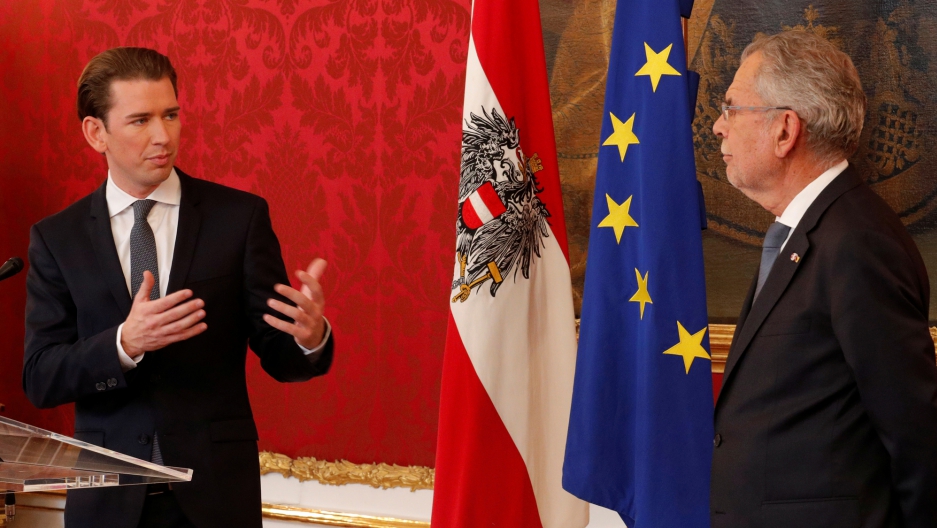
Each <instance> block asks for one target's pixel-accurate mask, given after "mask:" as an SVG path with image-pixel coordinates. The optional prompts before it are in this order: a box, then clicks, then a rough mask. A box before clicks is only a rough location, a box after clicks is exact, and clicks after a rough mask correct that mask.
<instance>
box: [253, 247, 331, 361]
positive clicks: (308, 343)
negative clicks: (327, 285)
mask: <svg viewBox="0 0 937 528" xmlns="http://www.w3.org/2000/svg"><path fill="white" fill-rule="evenodd" d="M325 267H326V262H325V261H324V260H322V259H315V260H313V261H312V263H311V264H309V267H308V268H306V271H299V270H297V271H296V277H297V278H298V279H299V280H300V281H301V282H302V283H303V286H302V290H301V291H297V290H295V289H293V288H291V287H289V286H287V285H284V284H277V285H275V286H274V287H273V289H274V290H275V291H276V292H277V293H279V294H280V295H282V296H284V297H286V298H287V299H289V300H291V301H293V302H294V303H296V306H295V307H294V306H290V305H288V304H286V303H283V302H280V301H278V300H276V299H268V300H267V305H268V306H270V308H273V309H274V310H276V311H278V312H280V313H281V314H283V315H285V316H287V317H289V318H290V319H292V320H293V322H292V323H288V322H286V321H283V320H281V319H277V318H276V317H273V316H272V315H269V314H264V321H266V322H267V324H269V325H270V326H272V327H274V328H276V329H277V330H282V331H283V332H286V333H287V334H290V335H291V336H293V337H294V338H295V339H296V342H297V343H299V344H300V345H302V346H303V347H305V348H307V349H313V348H316V347H317V346H319V344H320V343H321V342H322V336H323V334H324V333H325V322H324V320H323V319H322V313H323V311H324V310H325V295H324V294H323V293H322V286H321V285H320V284H319V279H321V278H322V274H323V273H325Z"/></svg>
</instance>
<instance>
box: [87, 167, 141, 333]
mask: <svg viewBox="0 0 937 528" xmlns="http://www.w3.org/2000/svg"><path fill="white" fill-rule="evenodd" d="M106 188H107V181H105V182H104V183H103V184H102V185H101V186H100V187H98V189H97V190H96V191H94V193H92V195H91V218H90V219H89V233H88V234H89V237H90V238H91V246H92V247H93V248H94V255H95V257H97V260H98V266H100V269H101V272H102V274H101V276H102V277H103V278H104V282H106V283H107V286H108V288H109V289H110V290H111V294H112V295H113V296H114V300H115V301H117V306H118V307H119V308H120V311H121V313H122V314H123V315H124V316H126V315H127V314H129V313H130V306H131V304H132V299H131V298H130V292H129V291H128V290H127V279H125V278H124V270H123V269H122V268H121V267H120V258H119V257H118V256H117V247H116V246H115V245H114V235H113V233H112V232H111V216H110V214H109V213H108V211H107V196H106V194H105V189H106Z"/></svg>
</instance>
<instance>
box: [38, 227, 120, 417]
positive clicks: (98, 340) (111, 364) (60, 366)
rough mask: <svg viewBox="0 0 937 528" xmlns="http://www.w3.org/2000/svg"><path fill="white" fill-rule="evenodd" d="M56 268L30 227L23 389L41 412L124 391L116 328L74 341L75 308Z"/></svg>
mask: <svg viewBox="0 0 937 528" xmlns="http://www.w3.org/2000/svg"><path fill="white" fill-rule="evenodd" d="M59 266H60V264H59V263H58V262H57V261H56V260H55V258H54V256H53V254H52V252H51V251H50V250H49V248H48V246H47V245H46V243H45V240H44V239H43V236H42V233H41V232H40V230H39V228H38V227H37V226H33V228H32V230H31V231H30V241H29V271H28V272H27V275H26V342H25V356H24V361H23V389H24V390H25V391H26V396H27V397H28V398H29V401H31V402H32V403H33V405H35V406H36V407H40V408H48V407H55V406H57V405H62V404H64V403H71V402H74V401H76V400H78V399H79V398H81V397H83V396H87V395H90V394H99V393H101V392H105V391H111V390H116V389H121V388H124V387H126V386H127V382H126V380H125V378H124V374H123V370H122V369H121V366H120V360H119V359H118V356H117V327H116V326H115V327H114V328H110V329H108V330H105V331H103V332H101V333H99V334H97V335H94V336H92V337H89V338H80V337H79V333H78V315H77V309H76V307H75V303H74V301H73V300H72V296H71V293H70V292H69V289H68V285H67V284H66V281H65V278H64V277H63V275H62V272H61V269H60V267H59Z"/></svg>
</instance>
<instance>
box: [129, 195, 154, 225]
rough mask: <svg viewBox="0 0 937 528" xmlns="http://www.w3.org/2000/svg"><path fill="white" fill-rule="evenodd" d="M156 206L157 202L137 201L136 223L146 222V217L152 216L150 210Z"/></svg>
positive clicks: (134, 210)
mask: <svg viewBox="0 0 937 528" xmlns="http://www.w3.org/2000/svg"><path fill="white" fill-rule="evenodd" d="M154 205H156V201H155V200H137V201H136V202H133V220H134V222H138V221H140V220H145V219H146V217H148V216H150V209H153V206H154Z"/></svg>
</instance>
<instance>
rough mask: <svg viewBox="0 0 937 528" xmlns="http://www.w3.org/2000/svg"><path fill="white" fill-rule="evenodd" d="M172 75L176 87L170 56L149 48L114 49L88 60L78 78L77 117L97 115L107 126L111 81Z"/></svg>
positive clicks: (151, 78)
mask: <svg viewBox="0 0 937 528" xmlns="http://www.w3.org/2000/svg"><path fill="white" fill-rule="evenodd" d="M167 77H168V78H169V80H170V82H172V89H173V91H174V92H175V93H176V96H177V97H178V95H179V90H177V89H176V70H175V69H174V68H173V67H172V63H170V62H169V57H167V56H165V55H163V54H162V53H160V52H158V51H154V50H151V49H148V48H112V49H109V50H107V51H105V52H102V53H99V54H98V55H96V56H95V57H94V58H93V59H91V60H90V61H88V64H87V65H86V66H85V69H84V71H83V72H81V77H79V78H78V119H81V120H84V119H85V118H86V117H88V116H91V117H96V118H98V119H100V120H102V121H104V126H105V127H107V112H108V111H109V110H110V109H111V83H112V82H114V81H130V80H138V79H145V80H150V81H159V80H161V79H165V78H167Z"/></svg>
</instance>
